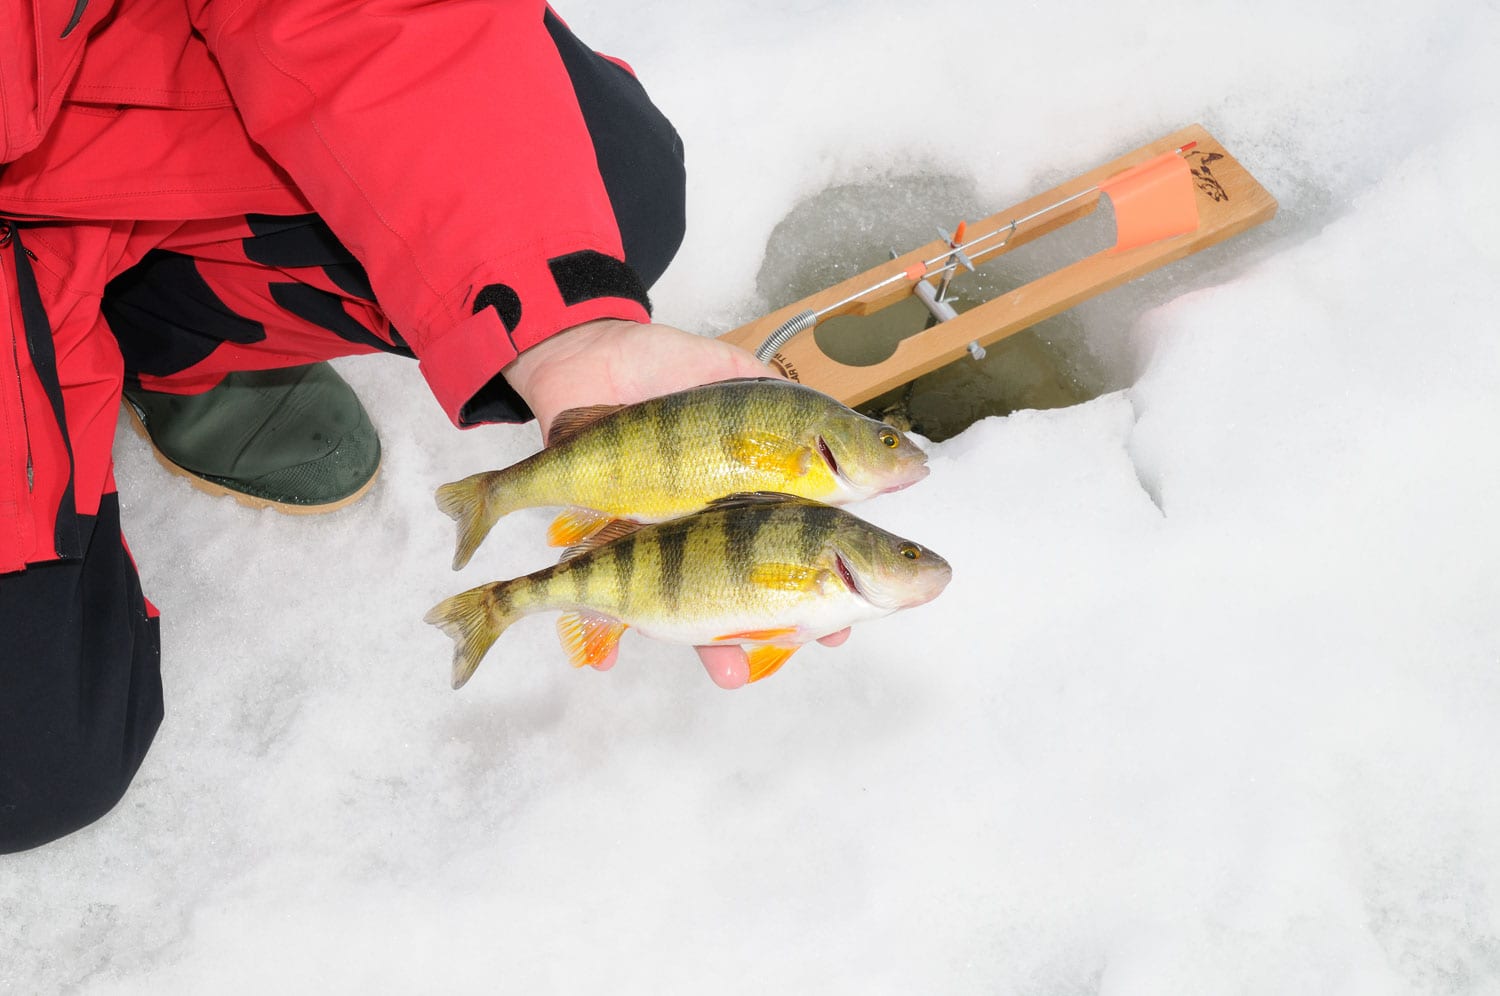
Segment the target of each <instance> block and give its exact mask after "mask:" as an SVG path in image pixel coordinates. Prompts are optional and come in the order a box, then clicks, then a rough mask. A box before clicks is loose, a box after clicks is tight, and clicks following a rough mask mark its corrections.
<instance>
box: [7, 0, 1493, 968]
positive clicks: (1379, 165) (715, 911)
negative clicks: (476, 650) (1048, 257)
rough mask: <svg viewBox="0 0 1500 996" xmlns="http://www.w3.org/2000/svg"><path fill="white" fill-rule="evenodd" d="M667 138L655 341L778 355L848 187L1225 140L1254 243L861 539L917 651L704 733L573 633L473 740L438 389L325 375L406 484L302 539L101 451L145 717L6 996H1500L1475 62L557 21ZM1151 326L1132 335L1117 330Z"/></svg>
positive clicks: (1088, 41) (647, 664)
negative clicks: (678, 181) (818, 225)
mask: <svg viewBox="0 0 1500 996" xmlns="http://www.w3.org/2000/svg"><path fill="white" fill-rule="evenodd" d="M562 12H563V14H564V15H565V16H567V17H568V18H569V21H570V23H571V24H572V26H573V27H574V29H575V30H576V31H578V32H579V33H580V35H582V36H583V37H585V38H587V39H588V40H589V41H590V42H591V43H592V44H594V45H596V46H597V47H600V48H602V49H604V50H606V51H612V52H616V53H619V54H621V55H623V56H625V57H626V58H628V59H629V60H630V61H631V62H632V64H633V65H634V66H635V67H636V69H637V70H638V71H639V72H640V74H641V75H642V77H643V78H644V80H645V81H646V83H647V84H648V86H649V87H650V89H651V90H652V92H653V94H654V95H655V96H656V97H657V100H658V102H659V103H660V104H661V105H662V106H663V108H664V109H666V110H667V111H668V113H669V114H670V115H671V116H672V117H673V119H674V121H675V122H676V123H677V125H678V128H679V130H680V131H681V132H682V134H683V136H684V138H685V140H686V144H687V148H688V156H689V166H690V175H691V181H690V184H691V186H690V198H691V201H690V227H691V232H690V235H689V239H688V242H687V244H686V246H685V248H684V252H683V255H682V257H681V259H680V260H679V262H678V263H676V264H675V265H674V267H673V269H672V270H671V271H670V272H669V273H668V276H667V277H666V279H665V280H664V281H663V282H662V283H661V284H660V285H659V286H658V288H657V290H656V292H655V295H654V296H655V298H656V299H657V301H658V305H659V316H660V317H661V318H662V319H663V320H666V321H671V322H674V323H676V324H680V325H683V326H685V327H690V328H697V329H702V330H704V331H719V330H722V329H724V328H728V327H730V326H731V325H733V324H735V323H737V322H738V321H740V320H743V319H744V318H747V317H749V316H750V315H751V314H752V313H754V312H755V311H756V310H757V309H759V308H760V307H762V306H764V305H765V304H766V302H764V301H761V300H758V299H757V298H756V296H755V291H754V287H755V277H756V272H757V269H758V267H759V265H760V262H761V260H760V255H761V252H762V250H763V247H764V245H765V243H766V238H767V236H768V235H769V233H770V231H771V229H772V228H773V227H774V226H775V225H776V223H777V222H778V221H779V220H780V219H781V218H782V217H783V216H784V215H785V214H786V213H787V211H788V210H789V209H790V208H791V206H792V205H793V204H794V203H796V202H797V201H798V200H799V199H801V198H804V197H806V196H808V195H810V194H812V193H815V192H817V191H819V190H821V189H824V188H826V187H828V186H829V185H831V184H834V183H839V182H849V181H852V180H861V179H867V178H869V177H871V176H876V175H881V174H883V173H888V172H899V173H910V172H913V171H920V170H932V171H934V172H935V173H944V174H948V175H960V176H973V178H974V182H975V184H976V186H977V188H978V189H979V191H980V192H981V193H982V194H983V195H984V196H985V197H986V198H987V199H988V200H989V201H990V202H992V203H993V204H994V205H995V206H996V207H997V208H998V207H999V206H1002V205H1005V204H1010V203H1015V202H1016V201H1018V200H1020V199H1022V198H1023V197H1025V196H1028V195H1029V194H1031V193H1033V192H1035V191H1037V190H1040V189H1044V188H1045V186H1048V185H1050V184H1052V183H1054V182H1057V181H1059V180H1061V179H1064V178H1066V177H1067V176H1069V175H1073V174H1074V173H1077V172H1080V171H1082V170H1084V169H1087V168H1090V167H1092V166H1093V165H1096V164H1097V163H1099V162H1102V161H1105V160H1106V159H1107V158H1110V157H1112V156H1114V155H1118V154H1119V153H1121V152H1124V151H1127V150H1128V149H1130V148H1133V147H1135V146H1136V145H1139V144H1141V143H1143V142H1146V141H1149V140H1151V139H1153V138H1155V137H1157V136H1159V135H1162V134H1165V133H1167V132H1169V131H1172V130H1174V129H1176V128H1178V127H1180V126H1182V125H1184V124H1187V123H1190V122H1193V121H1201V122H1202V123H1204V124H1205V125H1206V126H1207V127H1208V128H1209V130H1210V131H1212V132H1213V133H1214V134H1215V135H1216V136H1217V137H1218V138H1219V139H1220V140H1222V141H1223V142H1224V143H1225V144H1226V145H1227V146H1228V147H1229V148H1230V149H1231V150H1232V151H1233V152H1234V153H1235V154H1236V155H1237V156H1239V158H1240V159H1241V160H1242V161H1244V162H1245V163H1246V165H1247V166H1248V167H1249V168H1250V169H1251V170H1252V171H1253V172H1254V173H1255V174H1256V175H1257V176H1258V177H1259V178H1261V180H1262V181H1263V182H1264V183H1265V184H1266V185H1267V186H1268V187H1269V188H1270V189H1271V191H1272V192H1273V193H1274V194H1275V195H1276V196H1277V197H1278V199H1279V200H1280V203H1281V213H1280V214H1279V216H1278V217H1277V218H1276V219H1275V220H1274V221H1273V222H1271V223H1269V224H1268V225H1267V226H1265V227H1264V228H1263V229H1261V230H1259V231H1258V232H1255V233H1251V234H1248V235H1246V236H1243V237H1241V238H1239V239H1236V240H1232V241H1231V242H1229V243H1226V244H1225V245H1224V246H1222V247H1220V248H1218V249H1217V250H1214V251H1212V252H1209V253H1206V254H1204V255H1203V256H1200V257H1195V258H1194V259H1192V260H1189V261H1186V262H1185V263H1182V264H1179V265H1178V266H1177V267H1176V268H1174V271H1173V272H1174V273H1175V274H1176V276H1174V277H1173V278H1172V280H1173V281H1175V283H1162V282H1158V283H1157V284H1156V285H1154V288H1153V289H1152V292H1151V293H1152V295H1153V296H1151V297H1149V298H1145V299H1143V298H1142V297H1140V296H1139V294H1140V292H1139V291H1135V290H1133V289H1132V288H1125V289H1122V290H1121V291H1118V292H1115V293H1113V294H1111V295H1107V296H1106V297H1105V298H1103V299H1102V300H1101V301H1098V302H1095V303H1094V304H1092V305H1090V306H1089V308H1090V309H1091V310H1090V311H1089V312H1088V321H1087V325H1088V327H1089V329H1090V336H1091V341H1090V343H1089V347H1090V348H1091V349H1094V350H1095V351H1096V352H1097V353H1098V354H1099V355H1101V356H1105V357H1108V358H1109V361H1110V363H1111V369H1112V370H1113V371H1114V375H1115V377H1116V380H1117V382H1118V384H1119V385H1121V387H1122V389H1120V390H1118V391H1115V392H1113V393H1109V394H1106V395H1105V396H1103V397H1101V398H1099V399H1097V400H1095V401H1092V402H1089V403H1087V404H1083V405H1079V406H1076V407H1073V408H1068V409H1060V410H1055V411H1046V412H1030V411H1028V412H1021V413H1018V414H1016V415H1013V416H1011V417H1009V418H1005V419H991V420H988V421H985V422H982V423H980V424H978V425H976V426H974V427H973V428H971V429H970V430H968V431H967V432H965V433H963V434H962V435H960V436H958V437H957V438H955V439H953V440H950V441H949V442H947V443H944V444H940V445H936V446H934V447H933V454H932V464H933V472H932V475H931V476H930V477H929V478H928V479H927V480H926V481H924V482H923V483H922V484H921V485H919V486H917V487H915V488H913V489H910V490H908V491H905V492H902V493H899V494H895V495H890V496H887V497H884V498H881V499H879V500H877V501H875V502H871V503H868V504H865V505H862V506H858V509H859V511H860V512H861V514H863V515H865V516H866V517H868V518H870V519H871V520H872V521H875V522H877V523H878V524H880V525H882V526H885V527H886V528H890V529H893V530H895V531H897V532H901V533H903V534H905V535H908V536H911V537H912V538H914V539H917V540H919V541H921V542H923V543H926V544H930V545H931V546H932V547H934V548H935V549H937V550H938V551H940V552H941V553H943V554H944V555H945V556H946V557H948V559H949V560H950V561H951V562H952V563H953V565H954V580H953V583H952V584H951V586H950V587H949V588H948V590H947V591H946V592H945V593H944V594H943V595H942V597H940V598H939V599H938V600H937V601H936V602H934V603H932V604H931V605H929V606H926V607H923V608H920V609H917V610H913V611H911V612H907V613H903V614H899V615H896V616H893V617H890V618H888V619H885V620H881V621H879V622H876V623H871V624H867V625H864V626H862V627H859V628H858V629H856V631H855V633H854V635H853V637H852V638H851V639H850V641H849V642H848V643H847V644H846V645H845V646H843V647H841V648H837V649H829V648H824V647H810V648H808V649H806V650H804V651H803V652H801V653H800V654H798V656H797V657H795V658H794V659H793V660H792V662H791V663H790V664H789V665H788V666H787V667H786V668H784V669H783V670H782V671H781V672H780V673H779V674H777V675H776V677H775V678H774V679H773V680H770V681H767V682H764V683H762V684H759V685H756V686H753V687H751V688H748V689H745V690H742V691H739V692H733V693H728V692H723V691H721V690H719V689H718V688H716V687H714V686H713V685H712V684H711V683H710V682H709V681H708V679H707V678H706V677H705V676H704V674H703V673H702V669H701V668H700V667H699V665H698V663H697V661H696V658H695V657H694V656H693V654H692V652H691V651H690V650H688V649H686V648H681V647H674V646H666V645H661V644H655V643H652V642H650V641H647V640H645V639H643V638H641V637H639V636H637V635H635V634H629V635H627V637H626V640H625V645H624V648H623V651H622V654H621V661H620V664H619V666H618V667H616V668H615V669H614V670H613V671H611V672H608V673H602V674H601V673H594V672H585V673H577V672H574V671H572V670H571V669H570V668H569V667H568V666H567V664H566V662H565V659H564V656H563V654H562V652H561V650H560V649H559V648H558V647H557V645H556V640H555V637H554V635H553V631H552V619H551V617H549V616H539V617H532V618H531V619H528V620H526V621H524V622H523V623H521V624H519V625H518V626H517V627H515V628H514V629H513V630H512V631H510V632H509V633H507V634H506V636H505V637H504V638H503V639H502V641H501V643H500V644H499V645H498V646H497V648H496V650H495V651H494V653H493V654H492V656H491V658H490V659H489V660H488V661H487V662H486V663H485V665H484V666H483V667H482V668H481V669H480V671H479V673H478V675H477V676H476V678H475V680H474V681H472V682H471V683H470V684H469V686H468V687H466V688H465V689H464V690H463V691H462V692H458V693H455V692H452V691H450V690H449V688H448V686H447V671H448V657H449V644H448V641H447V640H446V638H445V637H443V636H442V635H441V634H440V633H439V632H438V631H436V630H435V629H432V628H430V627H428V626H426V625H424V624H423V623H422V622H421V616H422V614H423V612H424V611H426V609H427V608H428V607H429V606H430V605H431V604H433V603H434V602H435V601H436V600H438V599H439V598H441V597H443V596H444V595H447V594H449V593H451V592H453V591H457V590H459V589H460V588H461V587H464V586H468V585H470V584H476V583H479V582H481V581H484V580H488V579H490V578H492V577H502V576H510V575H512V574H515V573H520V572H522V571H524V570H528V569H531V568H533V567H535V566H537V565H539V564H540V563H543V562H545V559H546V557H547V556H548V554H547V551H546V550H545V548H544V547H543V546H542V543H541V540H540V538H539V534H540V532H541V527H542V524H543V523H544V522H545V521H546V519H547V516H546V515H545V514H544V513H542V512H535V513H522V514H518V515H516V516H514V517H513V518H510V519H507V520H505V521H504V522H503V523H502V524H501V526H500V527H499V528H498V529H497V531H496V534H495V535H494V536H493V537H492V538H491V539H490V541H489V542H488V543H487V544H486V546H485V547H484V548H483V549H482V550H481V551H480V555H479V556H478V557H476V559H475V563H474V564H472V565H470V567H469V568H468V569H466V570H465V571H464V572H463V573H462V574H459V575H454V574H452V573H451V572H450V571H449V570H448V567H447V565H448V560H449V557H450V554H451V546H452V526H451V524H450V523H449V521H448V520H447V519H446V518H444V517H443V516H442V515H441V514H440V513H438V512H437V510H436V509H435V507H434V506H433V503H432V497H431V495H432V489H433V488H434V487H435V486H436V485H437V484H439V483H441V482H443V481H446V480H450V479H453V478H454V477H456V476H460V475H463V474H467V473H469V472H471V471H473V470H476V469H480V468H486V467H493V466H501V465H504V464H506V463H509V462H511V461H513V460H515V459H517V458H519V457H521V456H523V455H525V454H527V453H529V452H531V451H532V450H534V449H535V448H536V446H538V445H539V438H538V435H537V433H536V430H535V428H534V427H531V426H527V427H521V428H492V429H484V430H479V431H474V432H470V433H458V432H454V431H452V430H451V429H450V427H449V426H448V425H447V423H446V421H445V420H444V418H443V417H442V415H441V413H440V412H439V411H438V409H437V407H436V405H435V404H434V403H433V402H432V401H431V399H430V397H429V396H428V395H427V393H426V390H425V388H424V385H423V384H422V382H421V379H420V377H419V376H418V374H417V371H416V369H415V366H414V365H411V364H405V363H403V362H400V361H398V360H395V359H390V358H361V359H359V360H353V361H347V362H344V363H342V364H341V367H340V369H341V370H343V371H344V372H345V374H346V375H347V376H348V377H349V378H350V379H351V380H352V381H353V382H354V383H355V384H356V386H357V387H358V388H359V389H360V391H361V394H362V395H363V397H364V398H365V400H366V402H367V404H368V406H369V408H370V410H371V413H372V416H373V418H374V419H375V421H376V423H377V425H378V427H379V429H380V431H381V434H382V438H383V440H384V442H385V447H386V451H385V452H386V460H385V470H384V475H383V477H382V480H381V483H380V484H379V486H378V487H377V488H376V489H375V491H374V492H373V494H372V495H371V496H370V498H369V499H368V500H366V501H365V502H363V503H362V504H361V505H359V506H357V507H355V508H353V509H350V510H348V511H345V512H343V513H340V514H338V515H334V516H330V517H325V518H321V519H314V520H309V521H302V520H293V519H290V518H286V517H281V516H278V515H275V514H272V513H259V514H257V513H252V512H248V511H245V510H243V509H241V508H240V507H239V506H237V505H235V504H233V503H232V502H230V501H228V500H214V499H210V498H208V497H205V496H203V495H200V494H199V493H197V492H194V491H192V490H191V489H189V488H188V487H187V486H186V485H185V484H184V483H182V482H180V481H179V480H177V479H175V478H172V477H169V476H168V475H166V474H165V473H164V472H163V471H161V470H160V468H158V467H157V466H156V465H155V464H154V463H153V462H152V461H151V459H150V458H149V456H148V455H147V454H146V452H145V450H144V448H143V446H141V445H140V443H139V441H138V440H136V439H135V438H133V437H132V436H130V435H129V434H122V437H121V439H120V440H119V444H118V446H117V448H116V455H117V460H118V464H119V467H118V476H119V481H120V490H121V494H122V497H123V504H124V515H125V518H126V529H127V534H128V535H129V536H130V538H131V540H132V544H133V547H134V550H135V553H136V556H137V557H138V559H139V561H140V564H141V570H142V574H143V576H144V579H145V583H146V587H147V591H148V593H149V594H150V595H151V597H152V598H153V599H154V600H155V601H156V602H157V603H158V604H159V605H160V606H161V608H162V610H163V612H164V613H165V628H164V639H165V662H164V669H165V681H166V686H167V699H168V705H167V708H168V718H167V721H166V723H165V725H164V726H163V728H162V731H161V733H160V735H159V736H158V739H157V742H156V746H155V748H154V749H153V751H152V753H151V755H150V757H149V758H148V759H147V761H146V764H145V766H144V768H143V769H142V771H141V773H140V776H139V777H138V779H137V782H136V784H135V786H134V788H133V789H132V791H131V792H130V793H129V795H128V796H127V797H126V799H125V801H124V802H123V803H122V804H121V805H120V806H119V807H118V808H117V809H116V810H115V811H114V812H113V813H112V814H111V815H110V816H109V817H108V818H106V819H105V820H103V821H102V822H100V823H98V824H96V825H95V826H93V827H90V828H88V829H86V830H84V831H82V832H80V833H78V834H76V835H74V836H72V837H70V838H67V839H65V840H63V841H61V842H58V843H56V844H53V845H51V846H48V847H45V848H42V849H40V850H37V851H33V852H28V853H26V854H23V855H17V856H11V857H6V858H0V992H4V993H7V994H10V993H16V994H32V993H52V992H77V993H88V994H95V993H240V992H243V993H265V992H320V993H353V992H359V993H438V992H441V993H481V992H482V993H501V992H503V993H548V992H565V993H582V992H603V991H608V992H621V993H658V992H693V993H766V992H797V993H854V992H858V993H954V994H961V993H1022V994H1080V993H1086V994H1093V993H1097V994H1101V996H1136V994H1141V996H1146V994H1151V996H1156V994H1174V993H1184V994H1187V993H1191V994H1216V993H1275V994H1297V993H1308V994H1384V993H1495V992H1500V766H1497V760H1496V759H1497V758H1500V610H1497V607H1500V527H1497V525H1496V522H1495V518H1496V514H1497V508H1500V447H1497V445H1496V438H1497V436H1500V335H1497V331H1500V330H1497V327H1496V325H1497V323H1496V320H1495V315H1496V313H1497V310H1500V289H1497V280H1496V276H1497V273H1500V195H1497V185H1496V183H1495V180H1494V174H1495V168H1496V163H1497V162H1500V128H1497V125H1496V122H1497V120H1500V108H1497V106H1496V105H1497V96H1500V7H1497V4H1496V3H1495V0H1484V2H1477V0H1467V2H1428V3H1422V4H1415V3H1402V4H1395V3H1390V2H1386V0H1382V2H1375V3H1308V2H1306V0H1302V2H1297V3H1291V2H1285V0H1269V2H1263V3H1258V4H1254V5H1246V4H1237V3H1227V2H1202V3H1195V4H1162V3H1148V2H1144V0H1122V2H1116V3H1112V4H1108V5H1093V4H1089V5H1084V4H1077V3H1055V4H1037V3H1033V4H1024V5H1023V4H990V3H981V2H977V0H959V2H955V3H947V4H940V5H937V6H936V7H917V8H914V7H912V6H911V5H910V4H897V3H893V2H883V0H867V2H863V3H853V2H848V0H844V2H839V0H829V2H819V3H815V2H811V0H805V2H793V0H765V2H762V3H758V4H754V5H749V4H746V5H728V4H704V3H692V2H690V0H659V2H655V3H650V4H605V3H598V2H595V3H588V2H583V0H578V2H574V3H571V4H570V5H567V6H565V7H564V8H563V11H562ZM1132 294H1135V295H1136V296H1132Z"/></svg>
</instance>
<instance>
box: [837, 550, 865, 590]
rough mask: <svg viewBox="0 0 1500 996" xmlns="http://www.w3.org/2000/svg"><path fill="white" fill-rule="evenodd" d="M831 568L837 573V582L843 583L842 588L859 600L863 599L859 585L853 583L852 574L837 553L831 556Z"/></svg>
mask: <svg viewBox="0 0 1500 996" xmlns="http://www.w3.org/2000/svg"><path fill="white" fill-rule="evenodd" d="M833 566H834V569H835V570H836V571H838V575H839V580H840V581H842V582H844V587H845V588H848V589H849V590H850V591H852V592H853V593H854V594H856V595H858V596H859V597H860V598H864V597H865V593H864V592H862V591H860V590H859V585H857V584H855V583H854V572H853V571H851V570H849V565H848V564H846V563H844V558H843V557H842V556H841V555H839V554H837V553H836V554H834V555H833Z"/></svg>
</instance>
